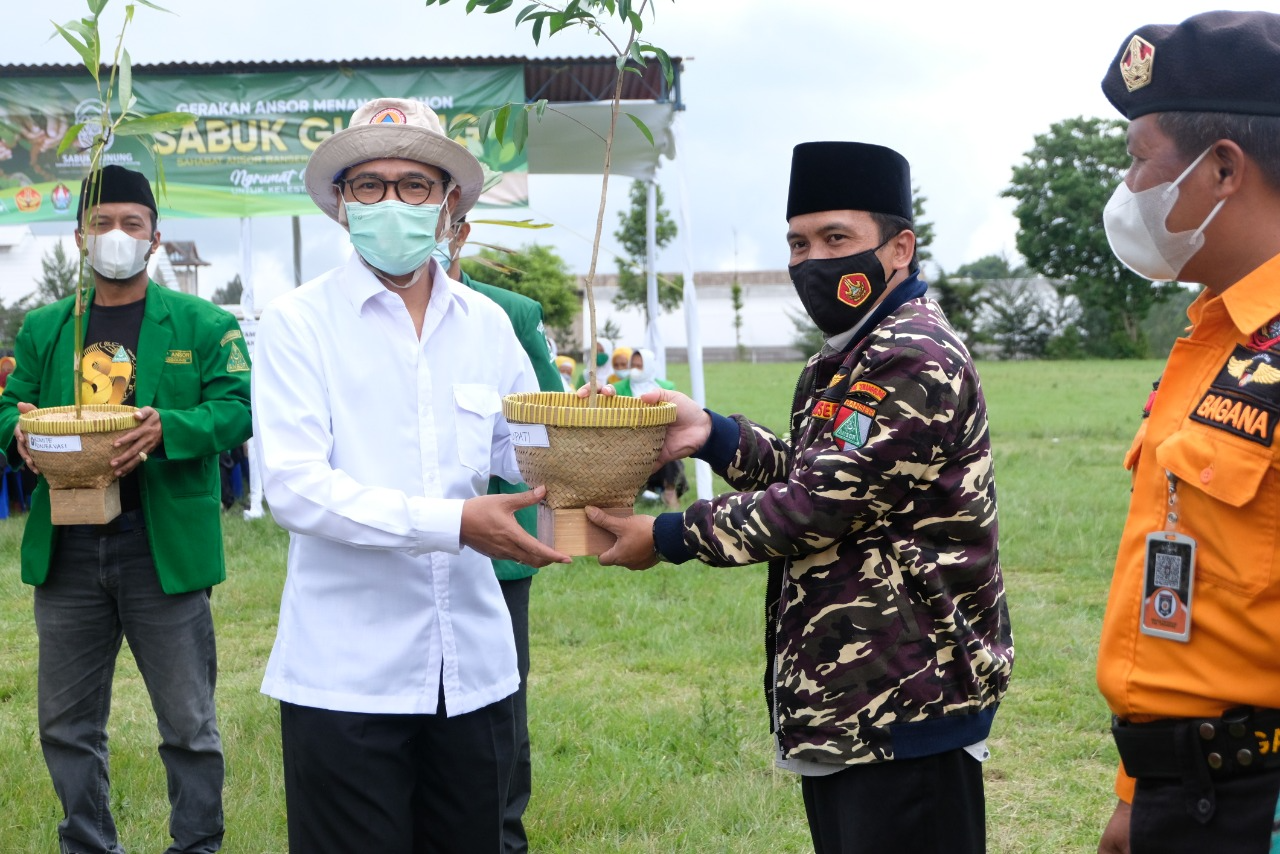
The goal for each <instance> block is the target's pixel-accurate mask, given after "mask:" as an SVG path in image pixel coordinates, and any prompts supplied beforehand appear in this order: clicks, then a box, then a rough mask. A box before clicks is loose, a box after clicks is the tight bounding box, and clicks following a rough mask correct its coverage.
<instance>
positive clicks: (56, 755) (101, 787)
mask: <svg viewBox="0 0 1280 854" xmlns="http://www.w3.org/2000/svg"><path fill="white" fill-rule="evenodd" d="M156 217H157V212H156V203H155V199H154V197H153V196H152V193H151V187H150V185H149V184H148V182H147V179H146V178H145V177H144V176H143V175H141V174H139V173H137V172H133V171H130V170H128V169H124V168H122V167H119V166H107V167H105V168H104V169H103V170H101V171H100V172H98V173H95V175H94V176H93V177H92V178H91V179H90V180H89V181H86V182H85V184H84V186H83V187H82V189H81V194H80V205H79V211H78V225H79V228H78V230H77V232H76V242H77V244H79V245H82V246H86V247H87V252H88V258H89V260H90V262H91V264H92V265H93V277H94V288H93V290H92V291H91V297H90V300H89V310H88V313H87V315H86V322H85V336H84V342H85V346H84V347H83V348H82V349H81V351H80V359H79V361H80V364H81V368H82V371H83V381H82V383H81V392H82V401H83V402H87V403H117V404H132V405H136V406H137V407H139V408H138V410H137V412H136V413H135V415H134V417H135V419H136V420H137V422H138V426H137V427H135V428H134V429H132V430H130V431H129V432H128V433H126V434H124V435H123V436H122V437H121V438H120V439H118V440H117V441H116V443H115V444H116V447H117V448H118V450H119V454H118V456H116V457H115V458H114V459H112V460H111V465H112V467H113V468H114V469H115V471H116V476H117V477H118V478H119V482H120V505H121V510H122V512H121V514H120V515H119V516H117V517H116V518H115V519H113V520H112V521H110V522H108V523H107V524H105V525H53V524H52V523H51V521H50V507H49V485H48V483H47V482H46V481H45V480H44V478H43V477H42V478H40V481H39V484H38V485H37V487H36V491H35V494H34V495H33V496H32V501H31V513H30V515H29V516H28V518H27V525H26V530H25V532H24V535H23V539H22V580H23V581H25V582H26V583H28V584H32V585H35V588H36V589H35V622H36V632H37V634H38V635H39V665H38V669H39V677H38V695H39V696H38V700H37V706H38V719H39V726H40V744H41V747H42V749H43V751H44V757H45V762H46V764H47V765H48V767H49V774H50V776H51V777H52V778H53V786H54V789H55V791H56V792H57V794H58V798H59V800H61V802H62V809H63V814H64V817H63V820H62V821H61V822H60V823H59V825H58V836H59V839H60V843H61V850H63V851H77V852H80V851H83V852H113V854H114V852H121V851H123V850H124V848H123V847H122V846H121V845H120V843H119V842H118V840H117V838H116V828H115V823H114V821H113V820H112V817H111V809H110V805H111V798H110V793H109V789H108V774H107V765H108V756H107V735H106V723H107V717H108V714H109V711H110V696H111V680H112V675H113V673H114V670H115V660H116V655H117V653H118V652H119V651H120V641H121V638H122V636H123V637H127V638H128V639H129V648H130V650H131V651H132V652H133V655H134V658H135V659H136V660H137V663H138V669H139V671H140V672H141V673H142V677H143V680H144V681H145V682H146V686H147V691H148V693H149V694H150V696H151V704H152V708H153V709H154V710H155V714H156V723H157V726H158V729H159V731H160V736H161V745H160V758H161V760H162V761H163V762H164V765H165V772H166V774H167V777H168V790H169V801H170V821H169V832H170V834H171V835H172V836H173V845H172V846H171V847H170V848H169V851H170V852H211V851H217V850H218V849H219V848H220V847H221V844H222V835H223V816H222V784H223V759H222V742H221V738H220V736H219V734H218V725H217V718H216V714H215V710H214V701H213V692H214V683H215V681H216V679H217V656H216V652H215V648H214V637H213V619H212V615H211V613H210V609H209V594H210V588H211V587H212V586H213V585H215V584H217V583H218V582H220V581H222V580H223V579H224V578H225V577H226V568H225V566H224V563H223V553H222V519H221V513H220V508H221V503H220V497H219V479H218V454H219V453H220V452H221V451H223V450H225V449H227V448H231V447H234V446H236V445H239V444H240V443H242V442H244V441H245V440H246V439H248V438H249V433H250V416H249V361H248V356H247V351H246V349H245V346H244V340H243V338H242V336H241V332H240V327H239V325H238V324H237V323H236V320H235V318H234V317H233V316H232V315H231V314H230V313H229V312H227V311H225V310H224V309H221V308H219V307H218V306H215V305H213V304H212V303H209V302H207V301H205V300H203V299H200V298H199V297H195V296H189V295H187V294H182V293H178V292H176V291H171V290H168V289H166V288H163V287H161V286H160V285H157V284H155V283H154V282H151V281H150V280H149V278H148V276H147V267H146V264H147V259H148V258H149V257H150V256H151V254H152V253H153V252H155V250H156V249H157V248H158V247H159V245H160V233H159V232H158V231H157V230H156ZM73 305H74V297H70V298H67V299H64V300H61V301H59V302H56V303H54V304H53V305H49V306H45V307H43V308H39V309H36V310H35V311H32V312H31V313H30V314H28V315H27V317H26V320H25V322H24V324H23V326H22V330H21V331H20V332H19V333H18V340H17V366H16V369H15V370H14V373H13V375H12V376H11V377H10V378H9V382H8V384H7V385H6V386H5V390H4V395H3V396H2V397H0V436H9V437H12V440H11V441H9V442H7V443H6V445H7V448H6V451H7V453H8V456H9V459H10V461H11V462H12V463H13V464H14V465H17V464H18V462H19V458H21V460H22V461H24V462H25V463H26V464H27V465H28V466H29V467H31V468H32V469H33V470H36V466H35V465H34V464H33V462H32V460H31V457H30V453H29V451H28V447H27V441H26V437H25V436H24V434H23V433H22V430H21V428H20V427H19V426H18V416H19V414H21V413H24V412H28V411H30V410H31V409H34V408H36V407H47V406H63V405H68V404H71V403H73V402H74V393H73V383H74V379H73V377H72V376H71V371H70V368H71V365H72V363H73V356H74V354H75V348H76V343H75V334H74V331H73V326H74V318H73Z"/></svg>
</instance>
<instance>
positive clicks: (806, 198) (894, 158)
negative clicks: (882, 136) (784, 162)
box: [787, 142, 912, 220]
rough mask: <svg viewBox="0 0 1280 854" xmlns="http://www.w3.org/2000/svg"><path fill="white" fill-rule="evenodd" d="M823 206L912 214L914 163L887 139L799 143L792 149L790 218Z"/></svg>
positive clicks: (835, 208) (820, 209)
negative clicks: (885, 142) (883, 142)
mask: <svg viewBox="0 0 1280 854" xmlns="http://www.w3.org/2000/svg"><path fill="white" fill-rule="evenodd" d="M819 211H868V212H869V213H881V214H892V215H894V216H900V217H902V218H903V219H906V220H910V219H911V218H912V208H911V166H910V164H908V163H907V159H906V158H905V157H903V156H902V155H901V154H899V153H898V152H896V151H894V150H893V149H892V148H885V147H884V146H883V145H871V144H869V143H865V142H802V143H800V144H799V145H797V146H796V147H795V150H794V151H793V152H792V155H791V188H790V190H789V191H788V193H787V219H791V218H792V217H793V216H799V215H801V214H808V213H817V212H819Z"/></svg>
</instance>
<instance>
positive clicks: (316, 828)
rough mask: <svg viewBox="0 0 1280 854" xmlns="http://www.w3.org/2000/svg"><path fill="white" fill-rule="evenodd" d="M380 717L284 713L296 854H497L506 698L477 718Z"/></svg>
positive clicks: (506, 752)
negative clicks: (369, 853) (357, 853)
mask: <svg viewBox="0 0 1280 854" xmlns="http://www.w3.org/2000/svg"><path fill="white" fill-rule="evenodd" d="M440 709H441V712H440V713H439V714H435V715H376V714H362V713H357V712H335V711H330V710H327V709H313V708H309V707H307V706H295V705H292V704H290V703H281V704H280V733H281V740H282V742H283V749H284V791H285V805H286V807H287V809H288V828H289V850H290V851H291V852H294V854H355V852H364V851H369V852H374V851H376V852H378V854H428V852H431V853H432V854H435V852H438V854H500V853H501V851H502V822H503V811H504V810H505V808H506V801H507V787H508V785H509V783H510V779H511V769H512V749H513V747H514V740H515V728H514V725H513V721H512V700H511V698H510V697H507V698H504V699H502V700H499V701H498V702H496V703H494V704H492V705H489V706H486V707H484V708H482V709H478V710H476V711H474V712H469V713H467V714H463V715H458V716H456V717H452V718H450V717H446V716H445V715H444V712H443V710H444V702H443V698H442V699H441V705H440Z"/></svg>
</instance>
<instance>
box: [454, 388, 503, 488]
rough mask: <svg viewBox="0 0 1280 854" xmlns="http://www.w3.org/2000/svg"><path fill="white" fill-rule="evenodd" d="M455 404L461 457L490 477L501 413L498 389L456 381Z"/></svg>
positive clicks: (473, 469) (455, 425)
mask: <svg viewBox="0 0 1280 854" xmlns="http://www.w3.org/2000/svg"><path fill="white" fill-rule="evenodd" d="M453 405H454V406H453V419H454V435H455V436H456V437H457V440H458V459H459V460H460V461H461V462H462V464H463V465H464V466H466V467H467V468H469V469H471V470H472V471H474V472H476V473H477V474H479V475H481V476H482V477H488V476H489V463H490V460H491V458H492V450H493V431H494V424H495V422H496V421H497V419H498V414H499V413H500V412H502V398H501V397H499V396H498V389H497V388H496V387H495V386H491V385H484V384H482V383H455V384H454V386H453Z"/></svg>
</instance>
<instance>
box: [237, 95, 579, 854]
mask: <svg viewBox="0 0 1280 854" xmlns="http://www.w3.org/2000/svg"><path fill="white" fill-rule="evenodd" d="M306 183H307V191H308V193H310V195H311V197H312V199H314V200H315V202H316V204H317V205H318V206H319V207H320V209H321V210H323V211H324V212H325V213H326V214H327V215H329V216H330V217H332V218H333V219H335V220H337V221H338V222H339V223H340V224H342V225H343V226H344V227H345V228H346V229H347V230H348V231H349V232H350V234H351V241H352V244H353V245H354V247H355V252H354V253H353V254H352V256H351V258H350V259H349V260H348V261H347V263H346V265H345V266H343V267H338V268H336V269H334V270H331V271H330V272H328V273H326V274H325V275H323V276H321V277H319V278H318V279H315V280H313V281H311V282H309V283H307V284H306V285H303V286H302V287H301V288H299V289H297V290H296V291H294V292H292V293H290V294H288V295H286V296H284V297H282V298H280V299H278V300H276V301H274V302H273V303H272V304H271V305H270V306H268V308H267V310H266V311H265V312H264V313H263V316H262V321H261V323H260V325H259V327H258V339H257V345H256V352H255V356H256V358H255V371H254V386H253V394H254V397H255V399H256V401H257V410H256V414H255V421H254V437H255V441H256V442H257V443H258V447H259V452H260V454H261V459H262V461H263V469H264V487H265V492H266V498H267V501H268V503H269V505H270V507H271V512H272V515H273V516H274V517H275V519H276V521H277V522H279V523H280V524H281V525H282V526H283V527H285V528H287V529H288V530H289V531H290V532H291V537H290V545H289V565H288V576H287V578H286V580H285V588H284V596H283V599H282V601H281V604H280V622H279V627H278V629H277V633H276V642H275V646H274V647H273V649H272V651H271V658H270V661H269V662H268V663H267V672H266V676H265V678H264V679H263V683H262V691H263V693H265V694H268V695H270V696H272V697H275V698H277V699H279V700H280V718H281V734H282V740H283V748H284V768H285V800H286V806H287V808H288V825H289V847H290V849H291V850H293V851H305V852H308V854H313V852H334V854H347V852H351V851H378V852H389V854H395V852H404V854H409V852H421V851H441V852H472V851H474V852H499V851H501V846H502V816H503V807H504V804H505V799H506V793H507V792H506V790H507V785H508V781H509V778H510V774H511V769H512V765H513V761H514V757H513V752H512V751H513V749H514V743H513V741H514V726H513V721H512V705H511V695H512V694H513V692H514V691H515V690H516V688H517V687H518V685H519V676H518V674H517V671H516V654H515V645H514V641H513V638H512V629H511V620H510V617H509V615H508V612H507V609H506V607H505V605H504V603H503V598H502V593H501V591H500V589H499V586H498V581H497V578H496V577H495V575H494V573H493V568H492V565H491V563H490V560H489V558H490V557H495V558H509V559H513V560H518V561H520V562H522V563H526V564H529V565H531V566H543V565H545V564H547V563H550V562H553V561H556V562H562V563H568V561H569V559H568V557H567V556H565V555H562V554H560V553H558V552H556V551H554V550H553V549H551V548H549V547H547V546H544V545H542V544H541V543H539V542H538V541H537V540H536V539H534V538H533V537H531V536H529V535H528V534H526V533H525V532H524V531H523V530H522V529H521V528H520V526H519V524H518V523H517V522H516V521H515V519H514V517H513V516H512V513H513V512H514V511H515V510H517V509H519V508H521V507H524V506H527V505H530V504H533V503H535V502H537V501H538V500H539V499H540V498H541V497H542V495H543V490H541V489H539V490H533V491H530V492H528V493H524V494H523V495H486V494H485V493H486V489H487V486H488V480H489V476H490V474H493V475H497V476H499V477H502V478H504V479H507V480H509V481H513V482H515V481H519V480H520V479H521V478H520V472H519V470H518V469H517V467H516V463H515V455H514V453H513V450H512V446H511V437H510V431H509V428H508V426H507V423H506V421H505V420H504V419H503V417H502V413H501V398H502V396H503V395H506V394H509V393H512V392H519V391H534V390H536V389H537V382H536V380H535V378H534V374H533V370H532V368H531V367H530V364H529V360H528V358H527V357H526V356H525V355H524V352H523V350H522V349H521V347H520V344H519V342H518V341H517V339H516V337H515V333H514V332H513V331H512V328H511V324H510V322H509V321H508V320H507V318H506V315H505V314H504V313H503V311H502V310H501V309H500V308H498V307H497V306H496V305H495V304H494V303H492V302H491V301H489V300H488V299H486V298H484V297H482V296H480V295H479V294H476V293H475V292H474V291H471V290H469V289H467V288H465V287H463V286H461V285H460V284H459V283H458V282H455V281H453V280H451V279H449V278H448V276H447V274H446V272H445V271H444V270H442V269H441V268H440V266H439V265H438V264H437V263H436V262H435V261H433V260H431V252H432V250H433V249H434V248H435V245H436V241H437V239H439V237H440V236H441V235H443V234H444V233H446V230H447V229H448V226H449V222H450V220H451V219H452V218H455V217H458V216H461V215H464V214H465V213H466V212H467V211H468V210H469V209H470V208H471V207H472V205H474V204H475V201H476V199H477V197H478V196H479V195H480V189H481V183H482V173H481V169H480V165H479V163H478V162H477V161H476V159H475V158H474V157H473V156H472V155H471V154H470V153H469V152H468V151H467V150H466V149H465V148H464V147H462V146H461V145H459V144H457V143H455V142H453V141H452V140H450V139H448V137H446V136H445V134H444V133H443V131H442V129H441V126H440V121H439V119H438V118H437V117H436V115H435V113H433V112H432V111H431V110H429V109H428V108H426V107H425V106H423V105H422V104H420V103H418V102H416V101H408V100H399V99H389V98H384V99H378V100H374V101H371V102H370V103H368V104H366V105H364V106H363V107H361V108H360V109H359V110H357V111H356V112H355V114H354V115H352V117H351V121H350V123H349V125H348V127H347V128H346V129H345V130H342V131H339V132H338V133H336V134H334V135H333V136H331V137H329V138H328V139H326V140H325V141H324V142H322V143H321V144H320V145H319V146H318V147H317V148H316V150H315V152H314V153H313V154H312V156H311V160H310V162H309V163H308V165H307V173H306Z"/></svg>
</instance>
